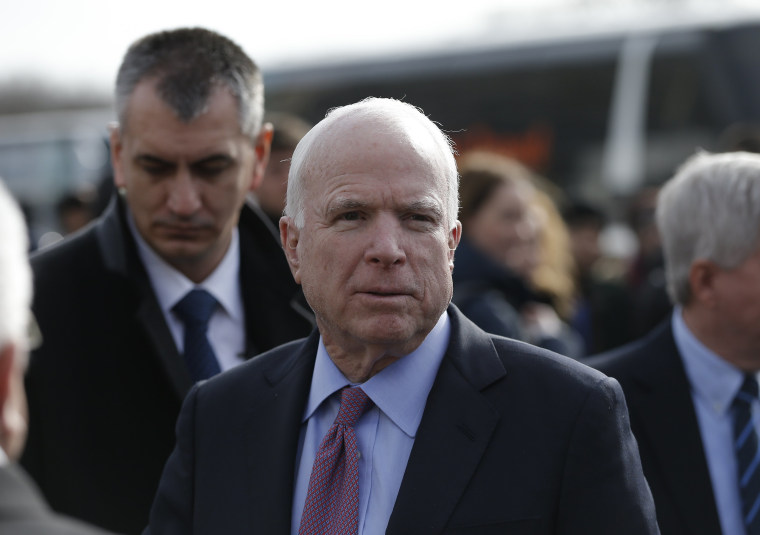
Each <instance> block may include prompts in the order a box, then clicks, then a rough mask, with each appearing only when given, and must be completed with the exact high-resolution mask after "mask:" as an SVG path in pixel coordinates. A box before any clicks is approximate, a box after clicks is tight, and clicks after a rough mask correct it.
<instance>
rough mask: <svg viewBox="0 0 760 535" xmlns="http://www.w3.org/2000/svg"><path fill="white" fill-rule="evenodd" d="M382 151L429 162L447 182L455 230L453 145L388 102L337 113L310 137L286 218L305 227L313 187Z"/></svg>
mask: <svg viewBox="0 0 760 535" xmlns="http://www.w3.org/2000/svg"><path fill="white" fill-rule="evenodd" d="M379 145H384V146H385V147H386V148H387V147H391V148H393V150H397V151H398V152H399V153H401V152H402V151H403V152H404V153H405V154H407V155H416V156H417V157H419V158H426V159H427V164H428V165H429V166H432V167H433V169H434V172H435V173H436V174H437V176H438V177H439V178H440V180H441V186H442V188H443V192H444V197H445V202H446V210H447V214H446V220H447V221H448V226H449V227H453V226H454V225H455V223H456V217H457V210H458V203H459V197H458V195H459V194H458V181H457V170H456V161H455V160H454V153H453V150H452V147H451V141H450V140H449V138H448V137H447V136H446V135H445V134H444V133H443V132H442V131H441V130H440V129H439V128H438V127H437V126H436V125H435V124H434V123H433V122H432V121H430V119H428V118H427V117H426V116H425V115H424V114H423V113H422V112H421V111H420V110H419V109H418V108H416V107H414V106H412V105H410V104H407V103H404V102H401V101H398V100H393V99H382V98H368V99H365V100H362V101H361V102H357V103H355V104H351V105H348V106H343V107H341V108H335V109H333V110H331V111H330V112H328V114H327V116H326V117H325V118H324V119H323V120H322V121H320V122H319V123H318V124H317V125H316V126H315V127H314V128H312V129H311V131H309V133H308V134H306V135H305V136H304V138H303V139H302V140H301V142H300V143H299V144H298V146H297V147H296V150H295V152H294V153H293V160H292V162H291V165H290V174H289V176H288V195H287V203H286V206H285V214H286V215H287V216H289V217H292V218H293V219H294V222H295V224H296V225H297V226H299V227H301V226H303V223H304V218H303V211H304V203H305V189H306V187H307V182H308V181H309V180H311V179H313V178H314V177H317V176H325V174H326V173H330V172H331V170H333V169H338V168H343V166H344V164H345V161H344V160H345V159H346V158H352V157H354V155H357V154H364V155H365V156H364V157H366V155H367V154H368V152H369V153H371V152H372V151H371V148H372V147H373V146H379ZM338 149H340V150H338ZM367 149H370V150H369V151H367ZM336 156H338V157H337V158H336Z"/></svg>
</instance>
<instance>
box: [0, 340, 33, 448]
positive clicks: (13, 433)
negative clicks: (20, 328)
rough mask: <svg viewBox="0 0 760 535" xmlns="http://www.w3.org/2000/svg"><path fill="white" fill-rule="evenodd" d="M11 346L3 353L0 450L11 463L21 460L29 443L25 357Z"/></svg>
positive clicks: (0, 361)
mask: <svg viewBox="0 0 760 535" xmlns="http://www.w3.org/2000/svg"><path fill="white" fill-rule="evenodd" d="M20 351H21V350H20V349H19V348H18V346H16V345H14V344H12V343H10V344H6V345H5V346H4V347H3V348H2V349H0V447H2V448H3V451H5V453H6V454H7V455H8V457H9V458H10V459H13V460H16V459H18V458H19V457H20V456H21V451H22V450H23V448H24V442H25V441H26V429H27V425H26V396H25V395H24V373H23V370H24V364H23V363H22V362H21V359H22V357H23V354H22V353H21V352H20Z"/></svg>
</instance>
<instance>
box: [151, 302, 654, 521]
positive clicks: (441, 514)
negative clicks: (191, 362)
mask: <svg viewBox="0 0 760 535" xmlns="http://www.w3.org/2000/svg"><path fill="white" fill-rule="evenodd" d="M448 313H449V315H450V318H451V340H450V343H449V347H448V350H447V352H446V354H445V356H444V358H443V361H442V363H441V367H440V369H439V371H438V374H437V376H436V380H435V382H434V384H433V388H432V390H431V392H430V395H429V397H428V400H427V404H426V407H425V412H424V414H423V417H422V421H421V423H420V427H419V430H418V433H417V437H416V439H415V442H414V446H413V448H412V452H411V455H410V458H409V462H408V464H407V467H406V471H405V473H404V478H403V481H402V483H401V488H400V489H399V493H398V496H397V499H396V503H395V507H394V509H393V512H392V514H391V517H390V521H389V524H388V527H387V533H389V534H414V535H425V534H434V533H472V534H488V533H511V534H512V533H514V534H517V533H526V534H527V533H532V534H549V533H552V534H584V535H594V534H598V535H609V534H612V533H614V534H623V535H624V534H630V535H634V534H635V535H646V534H653V533H658V530H657V526H656V522H655V512H654V507H653V502H652V497H651V494H650V492H649V488H648V487H647V483H646V481H645V479H644V476H643V474H642V471H641V464H640V461H639V454H638V449H637V447H636V442H635V440H634V438H633V435H632V434H631V430H630V427H629V423H628V414H627V410H626V406H625V401H624V399H623V395H622V391H621V389H620V387H619V385H618V384H617V382H616V381H614V380H613V379H609V378H607V377H605V376H604V375H602V374H601V373H599V372H597V371H594V370H592V369H590V368H588V367H587V366H585V365H582V364H580V363H578V362H575V361H572V360H570V359H567V358H565V357H561V356H559V355H556V354H553V353H550V352H548V351H545V350H542V349H538V348H535V347H533V346H530V345H527V344H524V343H521V342H517V341H514V340H510V339H507V338H502V337H498V336H494V335H490V334H487V333H485V332H484V331H482V330H481V329H479V328H478V327H476V326H475V325H474V324H473V323H472V322H470V321H469V320H468V319H466V318H465V317H464V316H463V315H462V314H461V313H460V312H459V311H458V310H457V309H456V308H455V307H454V306H451V307H449V311H448ZM318 340H319V335H318V333H317V332H316V331H315V332H314V333H312V335H311V336H310V337H309V338H307V339H306V340H304V341H298V342H292V343H290V344H288V345H285V346H282V347H280V348H277V349H275V350H273V351H270V352H268V353H266V354H264V355H261V356H260V357H257V358H256V359H253V360H251V361H249V362H247V363H245V364H243V365H242V366H240V367H238V368H237V369H234V370H230V371H229V372H226V373H223V374H221V375H220V376H217V377H216V378H214V379H211V380H209V381H207V382H205V383H201V384H199V385H198V386H196V387H195V388H194V389H193V390H192V391H191V393H190V394H189V395H188V397H187V399H186V401H185V404H184V406H183V409H182V412H181V414H180V417H179V420H178V423H177V446H176V448H175V450H174V452H173V453H172V455H171V457H170V458H169V461H168V462H167V465H166V467H165V469H164V474H163V476H162V479H161V483H160V485H159V490H158V494H157V496H156V500H155V502H154V504H153V509H152V511H151V523H150V526H149V528H148V530H146V533H152V534H154V535H159V534H160V535H172V534H176V535H179V534H187V533H193V534H195V535H200V534H218V533H224V534H227V535H233V534H238V533H239V534H247V535H251V534H266V535H274V534H283V535H286V534H289V533H290V529H291V526H290V523H291V508H292V501H293V484H294V471H295V458H296V454H297V448H298V440H299V433H300V431H301V418H302V415H303V410H304V406H305V404H306V399H307V396H308V393H309V386H310V384H311V377H312V371H313V367H314V361H315V356H316V349H317V344H318Z"/></svg>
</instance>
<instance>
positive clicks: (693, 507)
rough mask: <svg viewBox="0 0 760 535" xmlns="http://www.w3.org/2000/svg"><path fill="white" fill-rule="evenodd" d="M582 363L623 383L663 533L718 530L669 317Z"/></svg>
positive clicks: (702, 533)
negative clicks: (653, 327)
mask: <svg viewBox="0 0 760 535" xmlns="http://www.w3.org/2000/svg"><path fill="white" fill-rule="evenodd" d="M587 363H588V364H589V365H591V366H594V367H595V368H597V369H599V370H601V371H602V372H604V373H606V374H608V375H610V376H611V377H615V378H616V379H617V380H618V381H620V384H621V385H622V387H623V390H624V392H625V396H626V400H627V402H628V408H629V412H630V416H631V427H632V429H633V433H634V435H635V436H636V439H637V441H638V444H639V451H640V454H641V460H642V464H643V467H644V474H645V475H646V477H647V480H648V481H649V485H650V487H651V489H652V493H653V495H654V500H655V505H656V507H657V519H658V522H659V524H660V529H661V531H662V533H663V535H676V534H687V533H688V534H693V535H714V534H716V533H720V531H721V528H720V521H719V519H718V512H717V508H716V505H715V499H714V495H713V489H712V481H711V479H710V474H709V470H708V467H707V460H706V458H705V454H704V448H703V445H702V436H701V433H700V430H699V423H698V421H697V415H696V412H695V410H694V405H693V402H692V398H691V386H690V385H689V381H688V378H687V377H686V372H685V370H684V366H683V361H682V359H681V355H680V352H679V351H678V347H677V346H676V343H675V340H674V338H673V331H672V328H671V320H670V318H668V319H667V320H665V321H664V322H662V323H661V324H660V325H659V326H657V327H656V328H655V329H654V330H652V331H651V332H650V333H649V334H648V335H647V336H645V337H643V338H641V339H639V340H637V341H634V342H631V343H630V344H627V345H625V346H623V347H621V348H619V349H616V350H613V351H610V352H607V353H604V354H601V355H599V356H596V357H592V358H590V359H588V361H587Z"/></svg>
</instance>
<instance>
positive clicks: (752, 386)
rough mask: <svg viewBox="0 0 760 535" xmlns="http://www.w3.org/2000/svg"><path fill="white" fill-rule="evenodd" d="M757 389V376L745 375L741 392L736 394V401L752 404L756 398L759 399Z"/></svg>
mask: <svg viewBox="0 0 760 535" xmlns="http://www.w3.org/2000/svg"><path fill="white" fill-rule="evenodd" d="M757 390H758V389H757V379H755V376H754V375H749V374H748V375H745V376H744V382H743V383H742V387H741V388H740V389H739V392H737V394H736V398H735V399H734V403H746V404H747V405H749V404H751V403H752V402H753V401H754V400H756V399H757Z"/></svg>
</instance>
